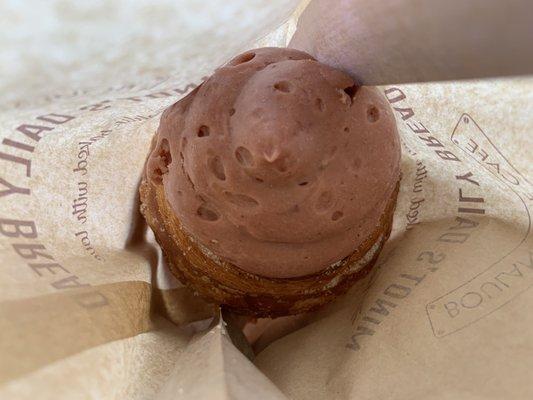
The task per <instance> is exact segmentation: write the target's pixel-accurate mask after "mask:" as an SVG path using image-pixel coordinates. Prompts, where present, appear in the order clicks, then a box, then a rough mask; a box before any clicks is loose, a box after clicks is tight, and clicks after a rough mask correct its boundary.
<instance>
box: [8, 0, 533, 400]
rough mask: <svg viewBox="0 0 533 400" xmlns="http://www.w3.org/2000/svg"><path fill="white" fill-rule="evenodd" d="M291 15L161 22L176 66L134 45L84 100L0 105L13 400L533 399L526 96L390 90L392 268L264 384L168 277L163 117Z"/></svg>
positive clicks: (270, 40) (82, 94) (343, 305)
mask: <svg viewBox="0 0 533 400" xmlns="http://www.w3.org/2000/svg"><path fill="white" fill-rule="evenodd" d="M296 3H297V2H295V1H282V0H277V1H269V2H266V1H259V0H257V1H253V2H244V1H242V2H234V4H233V6H231V5H222V4H220V2H214V1H211V2H206V3H205V4H204V8H202V10H203V11H205V10H208V13H209V16H210V17H209V18H208V16H205V15H204V17H200V16H199V15H191V14H187V13H185V14H183V13H182V14H180V13H178V12H177V10H176V9H172V8H171V9H167V8H165V7H163V6H161V7H162V8H160V9H157V8H155V9H154V10H152V11H151V12H153V13H155V14H156V15H157V16H160V17H161V26H165V27H167V28H168V29H166V30H165V31H164V32H166V33H165V35H166V36H165V37H164V39H163V40H162V42H164V43H165V46H162V47H157V46H154V45H155V44H156V43H157V41H156V40H148V39H147V40H146V42H147V43H140V42H135V41H131V42H124V43H123V46H124V49H120V48H117V49H116V51H115V53H116V54H115V55H116V56H115V57H111V59H112V60H113V61H114V62H116V65H115V66H114V67H113V65H112V63H109V64H107V65H104V66H103V67H102V69H101V70H97V71H91V70H90V69H88V70H85V71H84V73H85V74H86V75H87V76H88V77H89V76H90V77H91V78H90V79H89V80H90V81H85V82H84V81H83V80H81V81H80V87H79V88H76V89H72V88H71V87H68V88H67V87H65V84H64V83H63V82H62V79H61V77H62V74H64V73H66V72H65V71H61V70H59V71H57V73H56V72H54V73H52V72H49V71H48V72H47V71H42V70H41V71H40V72H42V73H45V74H46V73H48V74H49V76H47V79H48V80H49V84H48V85H41V86H40V87H37V88H36V89H35V92H32V93H33V95H31V96H30V95H28V91H27V87H28V86H27V87H26V90H24V91H20V92H17V89H16V88H13V87H11V89H12V90H10V91H9V93H8V94H6V96H3V97H2V100H1V102H0V104H1V106H2V109H3V111H2V113H1V114H0V136H1V138H2V144H0V179H1V180H0V262H1V265H2V271H1V279H0V345H1V346H2V348H1V354H2V356H1V359H0V385H1V386H0V397H1V398H28V399H30V398H69V399H71V398H98V399H104V398H132V399H137V398H139V399H140V398H156V397H157V398H160V399H167V398H187V399H192V398H213V399H219V398H220V399H225V398H228V399H229V398H231V399H248V398H260V399H270V398H272V399H275V398H285V397H287V398H301V399H315V398H316V399H323V398H339V399H356V398H357V399H359V398H435V399H444V398H473V399H475V398H517V399H522V398H529V397H531V396H532V395H533V385H532V384H531V382H530V380H529V379H527V378H529V377H530V376H531V369H532V367H533V341H532V340H531V334H532V333H533V332H532V330H533V317H532V316H531V313H530V312H528V306H530V305H531V304H533V297H532V295H531V292H530V291H528V290H527V289H528V288H529V287H530V285H531V283H532V282H533V280H532V279H533V259H532V257H533V255H532V251H533V246H532V243H531V240H532V239H531V233H530V228H531V222H530V212H529V208H530V207H531V204H532V198H533V189H532V186H531V184H530V183H529V182H528V180H527V178H528V177H530V176H531V172H532V164H531V135H530V133H529V131H530V130H531V128H532V127H533V117H532V116H533V108H532V107H533V101H532V100H533V99H532V96H531V94H530V93H531V89H532V88H533V80H532V79H524V78H523V79H505V80H491V81H479V82H461V83H446V84H424V85H401V86H399V87H384V88H382V90H383V91H384V93H385V95H386V96H387V98H388V99H389V101H390V103H391V106H392V107H393V108H394V110H395V114H396V116H397V121H398V127H399V130H400V134H401V137H402V141H403V160H402V172H403V180H402V187H401V194H400V199H399V202H398V208H397V211H396V215H395V224H394V230H393V234H392V236H391V239H390V241H389V242H388V244H387V246H386V248H385V249H384V252H383V254H382V256H381V258H380V261H379V268H378V270H377V271H376V273H375V274H374V275H373V276H372V278H371V279H372V282H371V285H369V283H370V282H360V283H359V284H358V285H357V287H355V288H354V289H353V290H352V291H351V292H350V293H349V294H348V295H347V296H345V297H343V298H342V299H340V300H339V301H338V302H336V303H335V304H333V305H331V306H330V307H328V308H326V309H325V310H322V311H321V312H319V313H317V314H315V315H313V316H309V317H308V321H307V326H305V327H303V328H301V329H299V330H297V331H296V332H294V333H292V334H290V335H287V336H285V337H283V338H281V339H279V340H277V341H275V342H274V343H272V344H270V345H269V346H268V347H266V349H264V350H263V351H262V352H261V353H260V354H259V355H258V356H257V358H256V359H255V361H254V363H255V366H254V365H253V364H252V363H251V362H250V361H249V360H248V359H247V358H246V357H245V356H243V355H242V354H241V353H240V352H239V350H238V349H237V347H239V344H238V342H237V341H235V340H234V339H233V340H230V336H231V335H229V334H228V331H230V329H228V328H226V325H225V323H224V321H223V319H220V318H219V317H218V316H217V310H215V309H214V308H213V307H212V306H209V305H207V304H205V303H204V302H203V301H201V300H200V299H198V298H196V297H195V296H194V295H193V294H191V293H190V292H189V291H187V290H186V289H185V288H183V287H182V286H181V285H180V284H179V282H177V281H176V280H175V279H174V278H173V277H172V276H171V275H170V274H169V273H168V271H167V269H166V268H165V266H164V264H163V262H162V258H161V252H160V250H159V249H158V247H157V245H156V244H155V242H154V240H153V236H152V234H151V232H150V231H149V230H148V229H146V225H145V224H144V222H143V220H142V218H141V217H140V216H139V213H138V196H137V186H138V183H139V178H140V174H141V171H142V168H143V164H144V160H145V158H146V155H147V152H148V148H149V144H150V140H151V138H152V135H153V132H154V131H155V129H156V128H157V124H158V118H159V116H160V114H161V112H162V111H163V110H164V109H165V108H166V107H167V106H168V105H170V104H172V103H174V102H175V101H177V100H178V99H179V98H181V97H182V96H183V95H184V94H185V93H187V92H188V91H190V90H192V88H194V87H195V86H196V85H198V84H199V83H200V82H201V81H202V78H203V77H204V76H208V75H209V74H211V73H212V71H213V69H214V68H215V67H216V66H217V65H219V64H220V63H222V62H224V61H225V60H227V59H229V58H230V57H231V56H233V55H234V54H236V53H238V52H240V51H242V50H245V49H247V48H251V47H257V46H265V45H275V46H284V45H286V44H287V43H288V40H289V39H290V37H291V35H292V33H293V32H294V27H295V22H296V20H297V17H298V15H299V12H300V11H301V9H302V7H303V5H305V3H306V2H303V3H301V4H300V7H299V8H296V9H295V6H296ZM180 6H181V7H183V9H187V10H189V11H190V12H192V11H191V10H195V7H197V5H195V2H192V1H184V2H182V4H180ZM232 7H233V8H232ZM123 11H124V10H123ZM292 11H294V13H293V14H291V12H292ZM63 12H64V13H67V14H69V13H72V15H74V16H75V15H76V14H75V13H74V10H69V9H67V10H66V11H64V10H63ZM105 12H106V10H105V9H103V10H100V11H99V13H101V14H99V17H97V18H96V21H97V20H98V18H101V17H102V14H105ZM124 12H125V13H126V11H124ZM129 12H133V13H135V12H137V13H139V15H144V13H145V12H146V10H145V9H142V8H138V9H137V8H134V9H133V11H131V10H130V11H129ZM169 12H174V13H175V14H174V15H180V16H179V17H176V18H178V20H179V21H181V23H183V24H184V25H183V26H184V29H183V30H182V31H180V35H181V36H180V37H179V38H178V37H177V36H176V35H177V34H176V33H175V32H174V34H172V33H169V32H173V31H172V29H174V27H175V23H176V22H175V21H174V20H172V19H168V18H167V19H165V18H166V16H167V15H168V14H169ZM224 13H226V14H224ZM125 15H129V14H127V13H126V14H125ZM130 16H131V15H130ZM4 18H6V17H4ZM78 18H81V17H80V16H79V15H78ZM6 19H7V18H6ZM76 21H77V20H76V18H74V22H76ZM192 21H196V22H192ZM198 21H201V23H200V22H198ZM210 21H211V22H210ZM124 23H125V22H124ZM95 24H96V26H98V23H97V22H95ZM198 27H200V28H198ZM154 29H155V28H154ZM147 31H149V30H147ZM159 44H161V43H159ZM134 50H138V51H139V54H140V55H139V56H138V59H137V60H136V64H135V65H136V66H131V65H123V64H122V65H121V63H123V62H124V61H125V60H126V59H127V57H126V58H121V57H124V54H127V51H134ZM112 53H113V51H112V50H110V54H112ZM169 60H170V61H169ZM35 68H37V69H38V68H39V67H38V66H35ZM119 71H126V72H125V73H124V74H123V75H121V74H119ZM168 71H173V72H174V74H173V75H170V76H166V75H164V74H166V73H168ZM11 72H12V75H10V76H11V77H20V76H18V75H17V73H15V72H13V71H11ZM27 72H28V71H21V72H20V73H21V74H22V73H27ZM24 76H25V75H24ZM34 79H36V78H35V77H30V78H29V81H28V83H27V84H28V85H32V86H35V85H34V84H35V82H34V81H33V80H34ZM37 86H38V85H37ZM6 87H8V86H6ZM66 89H68V90H66ZM21 90H22V89H21ZM60 92H62V94H58V93H60ZM213 316H215V318H216V321H218V322H216V323H213V324H212V325H211V326H209V318H211V317H213ZM206 319H208V320H207V322H206V321H204V320H206ZM202 321H203V322H202ZM232 342H234V343H237V347H235V346H234V345H233V344H232ZM265 346H266V344H264V345H263V347H265ZM282 393H283V394H282Z"/></svg>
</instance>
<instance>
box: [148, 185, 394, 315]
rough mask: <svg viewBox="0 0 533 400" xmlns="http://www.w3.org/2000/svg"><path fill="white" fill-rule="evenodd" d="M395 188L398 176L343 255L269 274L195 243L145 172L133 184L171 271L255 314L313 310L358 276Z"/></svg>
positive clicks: (388, 221)
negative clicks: (319, 267) (316, 268)
mask: <svg viewBox="0 0 533 400" xmlns="http://www.w3.org/2000/svg"><path fill="white" fill-rule="evenodd" d="M398 190H399V181H398V183H397V184H396V188H395V190H394V192H393V194H392V195H391V197H390V199H389V202H388V204H387V207H386V209H385V212H384V213H383V215H382V216H381V219H380V221H379V224H378V225H377V227H376V229H375V230H374V231H373V232H370V233H369V235H368V237H367V238H366V239H365V241H364V242H363V243H362V244H361V245H360V246H359V247H358V248H357V249H355V250H354V252H353V253H352V254H350V255H349V256H348V257H346V258H344V259H343V260H341V261H339V262H337V263H335V264H333V265H331V266H329V267H328V268H326V269H324V270H323V271H321V272H319V273H316V274H312V275H306V276H302V277H297V278H284V279H275V278H267V277H263V276H260V275H256V274H251V273H249V272H246V271H243V270H241V269H240V268H238V267H237V266H235V265H233V264H231V263H229V262H226V261H224V260H221V259H219V258H218V257H216V256H215V255H214V254H212V253H211V252H210V251H209V250H208V249H206V248H205V247H204V246H202V245H200V244H199V243H197V242H196V241H195V240H194V239H193V238H192V237H191V236H190V235H189V234H188V233H187V232H185V230H183V228H182V225H181V223H180V221H179V220H178V218H177V217H176V216H175V215H174V213H173V211H172V209H171V207H170V204H169V203H168V202H167V200H166V197H165V191H164V188H163V185H161V184H157V185H153V184H152V183H150V182H149V181H148V180H147V179H146V177H145V178H144V179H143V180H142V182H141V186H140V189H139V191H140V195H141V212H142V214H143V215H144V217H145V218H146V221H147V222H148V225H149V226H150V227H151V228H152V230H153V231H154V234H155V237H156V240H157V242H158V243H159V245H160V246H161V248H162V249H163V254H164V255H165V257H166V260H167V262H168V265H169V267H170V270H171V271H172V273H173V274H174V275H175V276H176V277H177V278H178V279H179V280H180V281H181V282H182V283H184V284H185V285H187V286H188V287H189V288H190V289H192V290H193V291H194V292H196V293H197V294H198V295H199V296H201V297H202V298H204V299H205V300H207V301H209V302H213V303H217V304H223V305H224V306H225V307H226V308H228V309H229V310H231V311H233V312H235V313H238V314H243V315H251V316H255V317H279V316H283V315H291V314H299V313H304V312H309V311H313V310H316V309H317V308H319V307H321V306H323V305H325V304H327V303H329V302H331V301H333V300H334V299H335V298H336V297H338V296H340V295H341V294H343V293H345V292H346V291H347V290H348V289H349V288H350V286H352V285H353V284H354V283H355V282H356V281H358V280H360V279H362V278H364V277H365V276H366V275H367V274H368V273H369V272H370V271H371V269H372V267H373V266H374V264H375V263H376V260H377V258H378V255H379V253H380V251H381V249H382V247H383V245H384V243H385V241H386V240H387V239H388V238H389V235H390V232H391V229H392V217H393V214H394V209H395V207H396V200H397V197H398Z"/></svg>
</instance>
